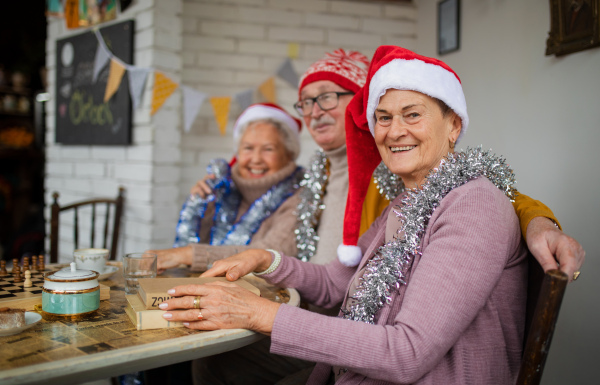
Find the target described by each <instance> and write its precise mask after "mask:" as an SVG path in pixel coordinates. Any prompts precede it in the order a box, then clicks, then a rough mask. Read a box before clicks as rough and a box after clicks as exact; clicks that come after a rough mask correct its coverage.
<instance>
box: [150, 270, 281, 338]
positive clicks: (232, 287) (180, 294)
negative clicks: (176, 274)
mask: <svg viewBox="0 0 600 385" xmlns="http://www.w3.org/2000/svg"><path fill="white" fill-rule="evenodd" d="M168 293H169V294H170V295H172V296H173V297H177V298H172V299H170V300H168V301H166V302H163V303H162V304H160V305H159V307H160V308H161V309H162V310H167V312H166V313H165V314H163V317H164V318H165V319H167V320H169V321H183V323H184V325H185V326H186V327H188V328H190V329H197V330H217V329H238V328H239V329H250V330H254V331H257V332H260V333H263V334H267V335H269V334H270V333H271V331H272V330H273V323H274V322H275V316H276V314H277V310H278V309H279V306H280V304H279V303H276V302H272V301H269V300H268V299H265V298H261V297H259V296H257V295H256V294H254V293H252V292H250V291H248V290H246V289H244V288H242V287H240V286H238V285H236V284H234V283H229V282H212V283H208V284H205V285H182V286H176V287H174V288H173V289H171V290H169V291H168ZM194 300H196V303H194ZM195 305H196V306H195Z"/></svg>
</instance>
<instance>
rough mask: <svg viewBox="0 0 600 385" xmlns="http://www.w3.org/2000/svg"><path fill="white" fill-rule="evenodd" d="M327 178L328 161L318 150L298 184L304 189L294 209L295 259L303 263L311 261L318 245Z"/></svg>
mask: <svg viewBox="0 0 600 385" xmlns="http://www.w3.org/2000/svg"><path fill="white" fill-rule="evenodd" d="M328 178H329V160H328V159H327V155H325V153H324V152H323V151H322V150H318V151H317V152H316V153H315V155H314V156H313V157H312V159H311V161H310V167H309V168H308V169H307V170H306V172H305V173H304V179H303V180H302V182H300V186H301V187H304V188H303V190H302V191H301V192H300V203H298V207H297V208H296V216H297V218H298V225H297V226H296V230H295V231H294V232H295V234H296V246H297V248H298V256H297V258H298V259H300V260H301V261H304V262H307V261H308V260H309V259H311V258H312V256H313V255H315V252H316V250H317V244H318V243H319V236H318V235H317V227H318V225H319V219H320V217H321V212H322V211H323V209H324V208H325V205H324V204H323V199H324V197H325V189H326V188H327V180H328Z"/></svg>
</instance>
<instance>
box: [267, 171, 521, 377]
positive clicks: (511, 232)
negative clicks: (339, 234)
mask: <svg viewBox="0 0 600 385" xmlns="http://www.w3.org/2000/svg"><path fill="white" fill-rule="evenodd" d="M398 203H399V198H396V200H394V202H392V204H391V205H390V207H388V209H386V211H385V212H384V213H383V214H382V216H381V217H380V218H379V219H378V220H377V221H376V222H375V223H374V224H373V226H372V227H371V228H370V229H369V231H367V233H365V235H363V237H361V239H360V241H359V246H360V247H361V249H362V250H363V260H362V261H361V264H360V265H359V266H358V270H360V269H361V268H362V267H363V266H364V265H365V263H366V262H367V261H368V259H369V258H370V257H372V255H373V252H374V251H375V250H377V248H378V247H379V246H381V245H382V244H383V243H384V241H388V240H390V235H391V234H394V233H395V231H396V230H397V228H398V227H399V223H398V220H397V219H396V217H395V214H394V213H393V212H390V208H391V207H393V206H394V205H397V204H398ZM340 215H342V213H340ZM386 227H391V228H388V229H387V231H386ZM390 230H393V231H390ZM386 234H387V236H386ZM386 238H387V239H386ZM422 251H423V253H422V255H421V256H420V257H419V256H417V257H416V258H415V260H414V262H413V264H412V267H411V268H410V271H409V273H408V279H409V281H408V285H406V286H401V287H400V290H398V291H397V292H395V293H394V294H393V295H392V300H391V302H390V303H389V304H387V305H385V306H384V307H383V308H382V309H381V310H380V311H379V312H378V313H377V316H376V320H375V325H368V324H365V323H361V322H354V321H349V320H344V319H341V318H335V317H327V316H323V315H321V314H315V313H311V312H309V311H307V310H303V309H300V308H296V307H291V306H286V305H283V306H281V307H280V308H279V311H278V313H277V316H276V319H275V323H274V325H273V332H272V335H271V341H272V342H271V352H272V353H276V354H283V355H288V356H293V357H297V358H301V359H305V360H309V361H316V362H318V363H319V364H317V366H316V368H315V370H314V371H313V373H312V376H311V378H310V380H309V382H308V383H309V384H325V383H327V379H328V378H329V375H330V373H331V367H332V366H333V365H335V366H341V367H344V368H347V369H348V371H347V372H346V373H345V374H344V375H343V376H342V377H340V378H339V379H338V381H337V382H336V384H359V383H360V384H390V383H400V384H509V383H510V384H512V383H514V381H515V379H516V376H517V373H518V368H519V362H520V359H521V354H522V346H523V330H524V324H525V301H526V291H527V290H526V289H527V263H526V259H527V258H526V257H527V249H526V247H525V245H524V243H523V242H522V238H521V234H520V230H519V223H518V219H517V217H516V215H515V212H514V210H513V208H512V205H511V203H510V202H509V200H508V199H507V198H506V197H505V196H504V195H503V194H502V192H500V191H499V190H498V189H497V188H496V187H494V185H493V184H492V183H491V182H489V181H488V180H487V179H486V178H479V179H476V180H474V181H471V182H469V183H467V184H465V185H463V186H461V187H458V188H456V189H454V190H453V191H451V192H450V193H449V194H448V195H447V196H446V197H445V198H444V199H443V200H442V202H441V204H440V206H439V207H438V208H437V209H436V211H435V212H434V214H433V215H432V217H431V219H430V221H429V225H428V227H427V230H426V233H425V235H424V237H423V240H422ZM358 270H357V269H355V268H348V267H344V266H343V265H341V264H340V263H339V262H338V261H337V260H336V261H334V262H332V263H330V264H328V265H325V266H321V265H314V264H311V263H303V262H300V261H298V260H297V259H295V258H291V257H284V258H283V260H282V262H281V265H280V266H279V268H278V269H277V270H276V271H275V272H274V273H271V274H269V275H267V276H264V277H265V278H268V280H269V281H271V282H273V283H276V284H281V285H284V286H287V287H294V288H297V289H298V291H299V292H300V293H301V295H302V296H303V298H304V299H305V300H308V301H309V302H313V303H315V304H317V305H320V306H325V307H326V306H327V305H330V306H333V305H334V304H336V303H339V302H340V301H342V300H343V299H344V298H345V297H346V292H347V289H348V285H349V283H350V281H351V280H352V278H353V275H354V273H355V272H356V271H358ZM344 302H345V301H344ZM344 304H345V303H344Z"/></svg>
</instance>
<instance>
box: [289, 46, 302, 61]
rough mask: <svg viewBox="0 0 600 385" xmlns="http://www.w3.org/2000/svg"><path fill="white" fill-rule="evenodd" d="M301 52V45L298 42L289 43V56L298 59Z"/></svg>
mask: <svg viewBox="0 0 600 385" xmlns="http://www.w3.org/2000/svg"><path fill="white" fill-rule="evenodd" d="M299 53H300V45H299V44H298V43H288V57H289V58H290V59H298V54H299Z"/></svg>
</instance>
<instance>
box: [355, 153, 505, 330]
mask: <svg viewBox="0 0 600 385" xmlns="http://www.w3.org/2000/svg"><path fill="white" fill-rule="evenodd" d="M479 176H485V177H486V178H488V179H489V180H490V181H491V182H492V183H494V185H496V187H498V188H499V189H500V190H502V191H503V192H504V194H505V195H506V196H507V197H508V198H509V199H510V200H511V201H513V200H514V197H515V192H516V190H515V189H514V187H513V185H514V184H515V183H516V182H515V176H514V174H513V171H512V170H511V169H510V167H509V166H508V165H507V164H506V161H505V159H504V158H503V157H498V156H496V155H494V154H492V153H491V152H489V151H482V150H481V147H478V148H475V149H470V148H467V150H466V151H464V152H459V153H455V154H448V156H447V158H446V159H444V160H442V162H441V164H440V166H439V167H438V168H437V169H434V170H431V171H430V173H429V174H428V176H427V178H426V181H425V183H424V184H423V186H422V187H421V188H420V189H411V190H407V192H406V196H405V197H404V198H403V199H402V202H401V205H400V206H398V207H397V210H395V212H396V214H397V216H398V218H399V220H400V221H401V222H402V225H401V226H400V229H399V230H398V234H403V235H402V236H400V235H398V236H397V237H396V238H395V239H394V240H393V241H391V242H388V243H387V244H385V245H383V246H381V247H380V248H379V250H378V251H377V252H376V253H375V255H374V256H373V258H372V259H371V260H370V261H369V262H368V263H367V266H366V269H365V272H364V275H363V276H362V277H361V278H360V281H359V284H358V287H357V290H356V293H355V295H354V296H353V297H352V298H354V299H355V300H356V303H355V304H354V305H353V306H351V307H350V309H347V310H346V309H344V310H343V313H344V314H343V318H345V319H350V320H354V321H361V322H365V323H369V324H373V323H374V322H375V315H376V313H377V312H378V311H379V310H380V309H381V308H382V307H383V306H384V305H385V304H386V303H390V302H391V299H392V298H391V293H392V292H393V291H394V290H398V289H399V288H400V285H401V284H402V285H406V273H407V272H408V269H409V268H410V266H411V264H412V261H413V258H414V256H415V255H419V254H420V253H421V250H420V242H421V238H422V237H423V234H424V233H425V229H426V228H427V224H428V222H429V219H430V218H431V215H432V214H433V212H434V210H435V209H436V207H438V206H439V204H440V202H441V200H442V199H443V198H444V197H445V196H446V195H447V194H448V193H449V192H450V191H451V190H452V189H454V188H456V187H459V186H462V185H464V184H465V183H467V182H468V181H470V180H472V179H475V178H477V177H479Z"/></svg>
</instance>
